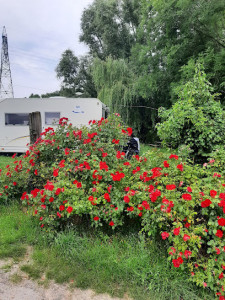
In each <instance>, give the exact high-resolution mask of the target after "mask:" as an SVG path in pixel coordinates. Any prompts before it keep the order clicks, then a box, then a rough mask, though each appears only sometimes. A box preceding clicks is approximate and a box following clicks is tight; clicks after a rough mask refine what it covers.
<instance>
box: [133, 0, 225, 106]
mask: <svg viewBox="0 0 225 300" xmlns="http://www.w3.org/2000/svg"><path fill="white" fill-rule="evenodd" d="M141 3H142V20H141V24H140V26H139V28H138V42H137V43H136V44H135V46H134V48H133V51H132V54H133V55H132V60H133V61H134V64H135V66H136V69H137V73H138V74H140V76H139V84H140V86H141V89H140V92H141V95H142V96H143V97H146V95H148V97H151V98H152V99H154V101H156V102H160V103H159V104H157V103H156V105H157V106H158V107H159V106H160V105H161V104H162V103H164V106H167V107H168V106H169V105H171V101H170V97H171V94H170V91H171V90H170V84H171V83H173V82H177V81H179V80H180V72H179V70H180V68H181V67H182V66H183V65H185V64H187V63H188V61H189V59H191V58H194V59H197V58H198V57H199V55H202V54H204V53H207V52H208V51H209V49H211V50H212V51H213V52H214V54H215V55H217V58H216V59H215V60H214V61H213V60H212V56H211V59H210V61H211V66H210V68H209V69H208V70H207V71H208V72H212V71H213V69H214V67H215V64H218V62H219V61H221V59H220V58H221V57H224V49H225V40H224V30H225V24H224V21H223V20H224V16H225V2H224V1H223V0H209V1H205V0H196V1H192V0H181V1H178V0H175V1H174V0H151V1H146V0H142V1H141ZM208 53H210V52H208ZM209 65H210V64H209ZM217 69H218V66H217V68H216V69H215V71H216V70H217ZM224 70H225V68H224V65H223V72H224ZM220 74H221V70H220ZM220 74H218V73H217V74H216V73H215V72H214V74H212V75H213V76H212V79H213V77H214V79H213V81H214V82H215V81H218V86H219V85H220V83H221V78H220V76H219V75H220ZM215 77H216V78H215ZM222 81H224V78H223V79H222Z"/></svg>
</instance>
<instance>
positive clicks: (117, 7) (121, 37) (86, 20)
mask: <svg viewBox="0 0 225 300" xmlns="http://www.w3.org/2000/svg"><path fill="white" fill-rule="evenodd" d="M138 12H139V1H137V0H129V1H127V0H123V1H119V0H95V1H94V2H93V3H92V4H91V5H89V7H88V8H86V9H85V10H84V12H83V15H82V18H81V29H82V34H81V36H80V41H81V42H84V43H85V44H87V45H88V46H89V49H90V52H91V54H92V55H97V57H99V58H101V59H105V58H106V57H108V56H110V55H111V56H112V57H113V58H116V59H118V58H127V57H129V56H130V50H131V47H132V45H133V43H134V41H135V38H136V28H137V25H138V23H139V18H138V17H139V14H138Z"/></svg>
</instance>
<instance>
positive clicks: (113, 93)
mask: <svg viewBox="0 0 225 300" xmlns="http://www.w3.org/2000/svg"><path fill="white" fill-rule="evenodd" d="M92 76H93V81H94V84H95V88H96V90H97V93H98V98H99V99H100V100H101V101H102V102H104V103H105V104H106V105H107V106H108V107H109V108H110V110H111V111H113V112H118V113H120V114H121V115H122V117H125V118H126V119H128V118H129V106H130V105H131V104H132V101H133V96H134V91H133V86H132V82H133V80H134V74H133V73H132V71H131V70H130V69H129V67H128V64H127V63H126V61H125V60H124V59H117V60H114V59H112V58H111V57H108V58H107V59H106V61H102V60H100V59H99V58H96V59H95V60H94V62H93V66H92Z"/></svg>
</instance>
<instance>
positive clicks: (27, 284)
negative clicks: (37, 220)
mask: <svg viewBox="0 0 225 300" xmlns="http://www.w3.org/2000/svg"><path fill="white" fill-rule="evenodd" d="M31 254H32V248H31V247H28V248H27V253H26V255H25V257H24V259H23V260H21V261H20V262H18V263H15V262H13V261H12V260H0V300H131V299H130V298H129V297H126V296H125V297H124V298H123V299H121V298H113V297H110V296H109V295H107V294H96V293H95V292H94V291H93V290H90V289H88V290H81V289H78V288H75V289H74V288H73V289H71V286H70V285H69V284H56V283H54V282H53V281H51V282H48V284H47V287H44V284H45V277H44V275H43V277H42V278H41V280H40V281H39V284H38V282H36V281H32V280H30V279H29V277H28V275H27V274H26V273H24V272H22V271H21V270H20V267H21V265H23V264H29V263H31V261H32V259H31ZM40 283H42V284H40Z"/></svg>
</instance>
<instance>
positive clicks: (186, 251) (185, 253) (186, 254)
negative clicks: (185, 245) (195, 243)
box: [184, 250, 192, 258]
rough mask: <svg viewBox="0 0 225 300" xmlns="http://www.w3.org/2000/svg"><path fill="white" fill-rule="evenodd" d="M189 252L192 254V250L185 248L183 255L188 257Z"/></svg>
mask: <svg viewBox="0 0 225 300" xmlns="http://www.w3.org/2000/svg"><path fill="white" fill-rule="evenodd" d="M191 254H192V252H191V251H189V250H185V251H184V256H185V257H186V258H188V257H189V256H191Z"/></svg>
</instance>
